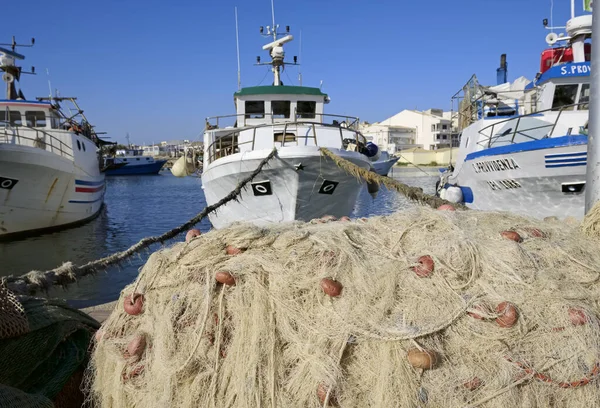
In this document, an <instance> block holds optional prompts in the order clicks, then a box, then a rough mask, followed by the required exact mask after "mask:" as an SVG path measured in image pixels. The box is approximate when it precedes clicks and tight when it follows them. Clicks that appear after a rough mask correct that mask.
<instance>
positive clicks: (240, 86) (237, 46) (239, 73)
mask: <svg viewBox="0 0 600 408" xmlns="http://www.w3.org/2000/svg"><path fill="white" fill-rule="evenodd" d="M235 48H236V50H237V69H238V71H237V80H238V91H239V90H240V89H242V73H241V69H240V37H239V35H238V18H237V7H236V8H235Z"/></svg>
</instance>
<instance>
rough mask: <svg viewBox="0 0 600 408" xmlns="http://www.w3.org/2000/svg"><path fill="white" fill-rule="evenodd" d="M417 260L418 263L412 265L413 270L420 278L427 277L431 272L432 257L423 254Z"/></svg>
mask: <svg viewBox="0 0 600 408" xmlns="http://www.w3.org/2000/svg"><path fill="white" fill-rule="evenodd" d="M417 262H419V265H416V266H413V271H414V272H415V273H416V274H417V276H418V277H420V278H427V277H429V276H430V275H431V274H432V273H433V269H434V263H433V258H432V257H430V256H429V255H423V256H422V257H420V258H419V259H418V260H417Z"/></svg>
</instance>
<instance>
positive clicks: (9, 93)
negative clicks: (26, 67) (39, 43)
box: [0, 35, 35, 100]
mask: <svg viewBox="0 0 600 408" xmlns="http://www.w3.org/2000/svg"><path fill="white" fill-rule="evenodd" d="M34 44H35V38H32V39H31V44H17V42H16V40H15V36H14V35H13V37H12V42H11V43H10V44H0V46H9V47H11V49H10V50H8V49H6V48H2V47H0V70H2V71H4V74H3V75H2V80H3V81H4V82H6V99H8V100H13V99H17V98H18V97H19V94H17V88H16V87H15V81H19V80H20V79H21V74H32V75H35V68H34V67H31V72H25V71H23V70H22V69H21V67H18V66H16V65H15V60H24V59H25V56H24V55H22V54H19V53H17V52H15V48H16V47H33V45H34ZM21 95H22V94H21Z"/></svg>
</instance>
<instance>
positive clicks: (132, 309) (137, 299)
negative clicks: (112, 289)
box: [123, 293, 144, 316]
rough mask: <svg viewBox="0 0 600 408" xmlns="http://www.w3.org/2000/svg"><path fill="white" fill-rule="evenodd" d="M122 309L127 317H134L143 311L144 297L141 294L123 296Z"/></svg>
mask: <svg viewBox="0 0 600 408" xmlns="http://www.w3.org/2000/svg"><path fill="white" fill-rule="evenodd" d="M123 309H125V312H126V313H127V314H129V315H132V316H136V315H139V314H140V313H142V312H143V310H144V295H142V294H141V293H133V294H131V295H127V296H125V299H124V300H123Z"/></svg>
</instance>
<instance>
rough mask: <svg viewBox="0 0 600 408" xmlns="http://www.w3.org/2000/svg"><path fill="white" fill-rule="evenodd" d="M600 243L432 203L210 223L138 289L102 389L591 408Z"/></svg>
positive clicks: (158, 399) (121, 321)
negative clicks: (353, 215) (352, 216)
mask: <svg viewBox="0 0 600 408" xmlns="http://www.w3.org/2000/svg"><path fill="white" fill-rule="evenodd" d="M598 245H599V242H598V241H596V240H593V239H590V238H587V237H585V236H584V235H582V233H581V232H580V231H579V229H578V228H576V227H575V226H572V225H568V224H565V223H564V222H561V221H548V222H542V221H539V220H533V219H528V218H522V217H518V216H513V215H509V214H504V213H493V212H479V211H455V212H452V211H436V210H432V209H427V208H415V209H412V210H409V211H405V212H401V213H396V214H394V215H391V216H388V217H375V218H370V219H363V220H355V221H341V220H340V221H331V220H330V221H328V222H326V223H324V222H323V221H322V220H319V221H318V222H314V223H306V224H299V223H292V224H282V225H278V226H274V227H270V228H266V229H262V228H257V227H253V226H249V225H234V226H232V227H230V228H227V229H224V230H219V231H212V232H210V233H207V234H205V235H201V236H199V237H196V238H193V239H192V240H191V241H190V242H188V243H179V244H175V245H173V246H172V247H170V248H167V249H163V250H161V251H159V252H156V253H154V254H153V255H152V256H151V257H150V259H149V260H148V262H147V263H146V265H145V266H144V268H143V270H142V272H141V274H140V275H139V277H138V279H137V280H136V281H135V282H134V283H132V284H131V285H129V286H128V287H126V288H125V289H124V290H123V292H122V295H121V299H120V301H119V303H118V304H117V306H116V307H115V309H114V310H113V312H112V314H111V315H110V317H109V318H108V320H107V321H105V323H104V324H103V326H102V328H101V329H100V330H99V332H98V333H97V336H96V341H95V344H94V351H93V355H92V360H91V363H90V365H89V366H88V372H87V373H86V379H87V382H86V384H87V388H88V390H89V392H90V395H89V398H90V401H89V402H90V403H93V404H98V406H101V407H128V408H129V407H150V406H155V407H158V406H160V407H167V406H169V407H244V408H245V407H248V408H249V407H320V406H326V405H329V406H338V407H422V406H427V407H445V408H448V407H465V406H468V407H476V406H482V407H499V408H507V407H569V408H572V407H587V406H590V403H591V402H595V401H599V400H600V389H599V387H598V379H597V377H598V374H599V370H600V367H599V364H600V337H599V333H600V324H599V320H598V315H599V313H600V309H599V305H598V300H599V299H600V285H599V283H598V279H599V276H600V275H599V274H600V251H599V250H598V248H599V247H598ZM216 278H218V279H219V280H220V281H221V282H224V283H219V282H217V280H216ZM134 293H135V295H133V296H132V294H134ZM125 309H127V312H126V311H125Z"/></svg>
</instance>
